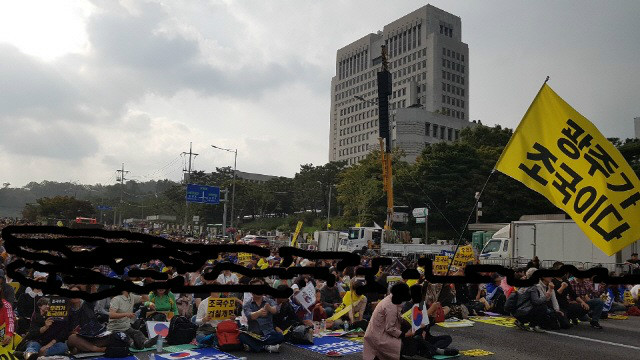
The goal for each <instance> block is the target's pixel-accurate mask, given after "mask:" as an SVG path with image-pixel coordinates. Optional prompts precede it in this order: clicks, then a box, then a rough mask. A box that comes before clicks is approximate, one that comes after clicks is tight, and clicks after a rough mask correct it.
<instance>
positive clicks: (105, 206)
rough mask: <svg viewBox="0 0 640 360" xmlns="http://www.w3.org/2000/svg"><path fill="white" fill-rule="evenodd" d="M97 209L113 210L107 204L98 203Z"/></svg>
mask: <svg viewBox="0 0 640 360" xmlns="http://www.w3.org/2000/svg"><path fill="white" fill-rule="evenodd" d="M98 210H103V211H108V210H113V208H112V207H111V206H109V205H98Z"/></svg>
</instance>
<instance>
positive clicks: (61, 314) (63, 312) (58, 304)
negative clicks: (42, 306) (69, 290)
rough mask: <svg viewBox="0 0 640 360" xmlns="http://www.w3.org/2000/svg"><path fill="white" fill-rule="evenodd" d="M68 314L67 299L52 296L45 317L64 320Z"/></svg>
mask: <svg viewBox="0 0 640 360" xmlns="http://www.w3.org/2000/svg"><path fill="white" fill-rule="evenodd" d="M68 315H69V299H66V298H62V297H52V298H51V300H50V301H49V310H47V318H52V319H54V320H64V319H65V318H66V317H67V316H68Z"/></svg>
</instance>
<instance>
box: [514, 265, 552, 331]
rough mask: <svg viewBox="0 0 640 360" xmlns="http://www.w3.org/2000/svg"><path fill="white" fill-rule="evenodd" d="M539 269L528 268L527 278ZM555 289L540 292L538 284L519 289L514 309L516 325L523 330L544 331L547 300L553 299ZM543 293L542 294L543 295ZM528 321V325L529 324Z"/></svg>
mask: <svg viewBox="0 0 640 360" xmlns="http://www.w3.org/2000/svg"><path fill="white" fill-rule="evenodd" d="M537 270H538V269H536V268H530V269H528V270H527V273H526V275H525V276H526V278H527V279H530V278H531V277H532V276H533V273H534V272H536V271H537ZM552 294H553V289H551V288H549V289H547V291H545V292H544V293H542V294H541V293H540V291H539V287H538V285H537V284H536V285H533V286H529V287H523V288H520V289H518V295H517V296H518V297H517V302H516V306H515V310H514V314H513V315H514V317H515V318H516V321H515V323H514V324H515V325H516V326H517V327H518V328H520V329H523V330H529V331H535V332H544V330H542V325H543V322H544V319H545V317H546V315H547V311H548V308H547V305H546V303H547V301H549V300H550V299H551V295H552ZM541 295H542V296H541ZM527 323H528V325H527Z"/></svg>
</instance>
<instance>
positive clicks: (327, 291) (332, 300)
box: [320, 282, 342, 317]
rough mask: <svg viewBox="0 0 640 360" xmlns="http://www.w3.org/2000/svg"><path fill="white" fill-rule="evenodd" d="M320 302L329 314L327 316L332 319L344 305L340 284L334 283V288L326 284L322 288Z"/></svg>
mask: <svg viewBox="0 0 640 360" xmlns="http://www.w3.org/2000/svg"><path fill="white" fill-rule="evenodd" d="M320 300H321V301H322V307H323V308H324V311H325V312H326V313H327V316H328V317H331V316H332V315H333V313H334V312H335V310H336V309H337V308H338V306H340V304H341V303H342V296H340V292H339V291H338V284H337V283H335V282H334V283H333V286H329V284H328V283H325V284H324V286H323V287H322V288H320Z"/></svg>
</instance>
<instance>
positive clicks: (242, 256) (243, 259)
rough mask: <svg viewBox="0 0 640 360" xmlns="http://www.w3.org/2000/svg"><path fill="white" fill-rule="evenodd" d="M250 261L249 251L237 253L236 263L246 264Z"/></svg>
mask: <svg viewBox="0 0 640 360" xmlns="http://www.w3.org/2000/svg"><path fill="white" fill-rule="evenodd" d="M250 262H251V253H243V252H241V253H238V263H239V264H242V265H247V264H248V263H250Z"/></svg>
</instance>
